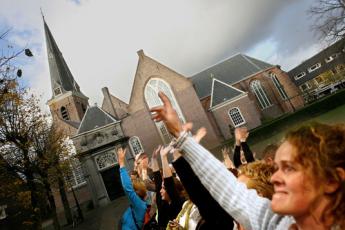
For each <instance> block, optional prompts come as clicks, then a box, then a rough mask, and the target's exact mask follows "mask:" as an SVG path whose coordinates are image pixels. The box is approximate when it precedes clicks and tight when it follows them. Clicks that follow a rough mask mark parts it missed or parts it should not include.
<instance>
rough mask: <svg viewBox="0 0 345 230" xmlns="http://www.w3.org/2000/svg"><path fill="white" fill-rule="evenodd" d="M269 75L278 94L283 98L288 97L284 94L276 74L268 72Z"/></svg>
mask: <svg viewBox="0 0 345 230" xmlns="http://www.w3.org/2000/svg"><path fill="white" fill-rule="evenodd" d="M270 76H271V79H272V81H273V84H274V86H275V87H276V88H277V90H278V92H279V94H280V96H281V97H282V98H283V100H287V99H288V95H287V94H286V92H285V90H284V87H283V86H282V84H280V81H279V80H278V78H277V76H276V75H275V74H274V73H270Z"/></svg>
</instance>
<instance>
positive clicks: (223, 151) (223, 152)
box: [222, 147, 230, 159]
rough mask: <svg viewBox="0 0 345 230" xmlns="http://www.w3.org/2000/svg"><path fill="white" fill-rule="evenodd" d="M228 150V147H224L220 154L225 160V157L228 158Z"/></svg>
mask: <svg viewBox="0 0 345 230" xmlns="http://www.w3.org/2000/svg"><path fill="white" fill-rule="evenodd" d="M229 152H230V150H229V148H228V147H224V148H222V154H223V158H224V159H225V158H226V157H227V156H229Z"/></svg>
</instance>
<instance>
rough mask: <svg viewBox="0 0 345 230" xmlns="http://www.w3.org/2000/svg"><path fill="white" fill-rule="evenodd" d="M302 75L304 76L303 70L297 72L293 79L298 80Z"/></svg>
mask: <svg viewBox="0 0 345 230" xmlns="http://www.w3.org/2000/svg"><path fill="white" fill-rule="evenodd" d="M304 76H305V72H301V73H299V74H297V75H296V76H295V77H294V78H295V80H298V79H300V78H302V77H304Z"/></svg>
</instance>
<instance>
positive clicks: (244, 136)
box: [241, 127, 249, 142]
mask: <svg viewBox="0 0 345 230" xmlns="http://www.w3.org/2000/svg"><path fill="white" fill-rule="evenodd" d="M248 136H249V132H248V129H247V127H243V128H242V132H241V141H242V142H243V141H246V140H247V138H248Z"/></svg>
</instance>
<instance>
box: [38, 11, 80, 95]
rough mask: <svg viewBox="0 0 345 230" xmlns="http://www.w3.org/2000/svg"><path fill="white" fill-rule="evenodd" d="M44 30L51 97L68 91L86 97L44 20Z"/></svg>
mask: <svg viewBox="0 0 345 230" xmlns="http://www.w3.org/2000/svg"><path fill="white" fill-rule="evenodd" d="M43 22H44V32H45V37H46V43H47V54H48V62H49V70H50V78H51V86H52V91H53V98H54V97H57V96H59V95H60V94H63V93H66V92H68V91H72V92H75V93H77V94H81V95H80V96H84V97H86V96H85V95H84V94H83V93H82V92H81V91H80V88H79V85H78V83H77V82H76V81H75V80H74V78H73V76H72V73H71V71H70V70H69V68H68V66H67V64H66V62H65V59H64V58H63V56H62V53H61V51H60V50H59V47H58V46H57V44H56V42H55V39H54V37H53V35H52V33H51V32H50V29H49V27H48V25H47V23H46V21H45V20H44V17H43Z"/></svg>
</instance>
